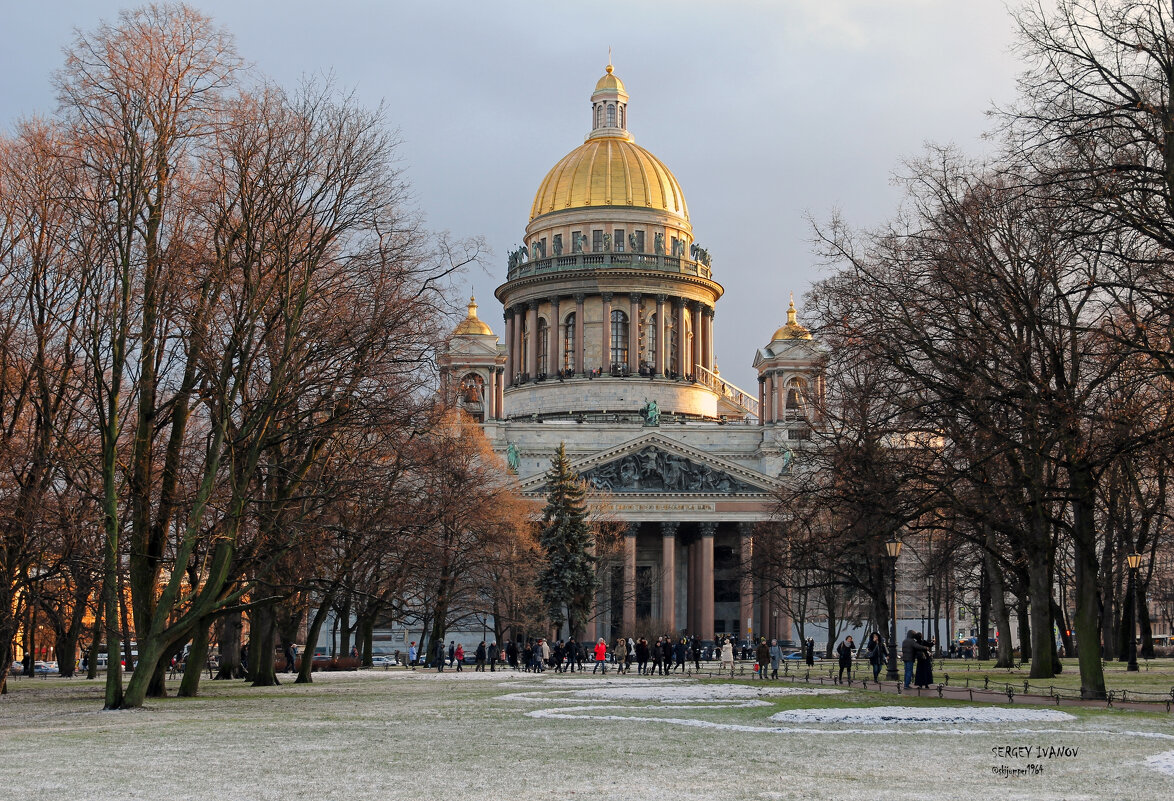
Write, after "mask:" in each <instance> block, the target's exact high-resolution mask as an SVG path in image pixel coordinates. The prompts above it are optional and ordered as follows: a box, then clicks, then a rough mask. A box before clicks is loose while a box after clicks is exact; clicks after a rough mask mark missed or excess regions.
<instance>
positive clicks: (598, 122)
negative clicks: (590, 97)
mask: <svg viewBox="0 0 1174 801" xmlns="http://www.w3.org/2000/svg"><path fill="white" fill-rule="evenodd" d="M595 127H596V128H602V127H603V104H602V103H600V104H599V105H597V106H596V107H595Z"/></svg>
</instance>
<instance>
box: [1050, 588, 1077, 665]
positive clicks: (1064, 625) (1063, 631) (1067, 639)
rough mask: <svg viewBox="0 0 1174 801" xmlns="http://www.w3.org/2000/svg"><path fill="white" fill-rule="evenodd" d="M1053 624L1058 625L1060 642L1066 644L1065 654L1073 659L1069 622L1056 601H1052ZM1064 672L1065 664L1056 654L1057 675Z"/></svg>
mask: <svg viewBox="0 0 1174 801" xmlns="http://www.w3.org/2000/svg"><path fill="white" fill-rule="evenodd" d="M1052 622H1053V623H1055V625H1056V630H1057V631H1059V632H1060V642H1061V643H1063V644H1064V654H1065V655H1066V656H1069V657H1071V656H1072V655H1073V652H1074V650H1075V649H1074V648H1073V647H1072V635H1071V634H1069V632H1068V621H1067V620H1065V619H1064V609H1063V607H1061V606H1060V605H1059V604H1058V603H1056V602H1055V601H1054V600H1053V601H1052ZM1063 670H1064V666H1063V664H1062V663H1061V662H1060V655H1059V654H1058V653H1057V654H1056V673H1057V674H1059V673H1062V672H1063Z"/></svg>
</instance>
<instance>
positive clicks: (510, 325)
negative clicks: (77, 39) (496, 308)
mask: <svg viewBox="0 0 1174 801" xmlns="http://www.w3.org/2000/svg"><path fill="white" fill-rule="evenodd" d="M516 372H517V368H516V367H515V364H514V310H513V309H506V310H505V376H506V382H507V383H508V384H509V385H510V386H513V385H514V373H516Z"/></svg>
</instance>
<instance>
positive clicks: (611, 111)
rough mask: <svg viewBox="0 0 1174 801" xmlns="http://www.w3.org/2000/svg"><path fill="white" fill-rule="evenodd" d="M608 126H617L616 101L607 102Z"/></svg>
mask: <svg viewBox="0 0 1174 801" xmlns="http://www.w3.org/2000/svg"><path fill="white" fill-rule="evenodd" d="M607 127H608V128H614V127H616V104H615V103H608V104H607Z"/></svg>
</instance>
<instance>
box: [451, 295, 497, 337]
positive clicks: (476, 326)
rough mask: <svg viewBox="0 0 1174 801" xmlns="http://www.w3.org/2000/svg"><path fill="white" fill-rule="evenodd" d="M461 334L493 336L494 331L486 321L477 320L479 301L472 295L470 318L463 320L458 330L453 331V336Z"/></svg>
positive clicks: (470, 298)
mask: <svg viewBox="0 0 1174 801" xmlns="http://www.w3.org/2000/svg"><path fill="white" fill-rule="evenodd" d="M460 334H474V335H481V334H489V335H490V336H492V335H493V329H492V328H490V327H489V326H488V325H486V324H485V321H484V320H480V319H478V318H477V299H476V298H474V297H473V296H472V295H470V296H469V316H468V317H466V318H465V319H463V320H461V322H460V324H459V325H457V328H456V330H455V331H453V336H459V335H460Z"/></svg>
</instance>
